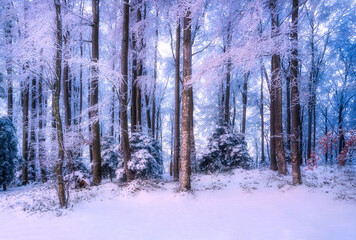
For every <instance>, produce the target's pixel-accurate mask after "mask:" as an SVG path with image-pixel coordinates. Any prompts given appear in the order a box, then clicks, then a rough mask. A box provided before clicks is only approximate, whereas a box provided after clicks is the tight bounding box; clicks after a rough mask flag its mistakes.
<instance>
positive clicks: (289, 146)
mask: <svg viewBox="0 0 356 240" xmlns="http://www.w3.org/2000/svg"><path fill="white" fill-rule="evenodd" d="M286 92H287V99H286V101H287V108H286V110H287V149H288V152H290V151H291V134H292V129H291V76H287V77H286ZM288 154H289V153H288Z"/></svg>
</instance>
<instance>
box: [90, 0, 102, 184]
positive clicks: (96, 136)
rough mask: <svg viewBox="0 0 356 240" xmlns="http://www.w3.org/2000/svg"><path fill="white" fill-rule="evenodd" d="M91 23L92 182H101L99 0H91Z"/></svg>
mask: <svg viewBox="0 0 356 240" xmlns="http://www.w3.org/2000/svg"><path fill="white" fill-rule="evenodd" d="M92 10H93V25H92V40H91V41H92V60H91V61H92V67H91V87H90V89H91V93H90V106H91V107H92V110H91V114H90V116H91V118H92V119H91V121H92V137H93V140H92V142H93V184H94V185H99V184H100V183H101V153H100V125H99V108H98V97H99V86H98V82H99V69H98V66H97V63H98V60H99V0H92Z"/></svg>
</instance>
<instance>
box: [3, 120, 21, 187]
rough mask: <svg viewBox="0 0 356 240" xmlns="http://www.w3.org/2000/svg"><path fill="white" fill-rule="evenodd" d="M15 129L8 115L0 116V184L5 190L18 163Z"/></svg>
mask: <svg viewBox="0 0 356 240" xmlns="http://www.w3.org/2000/svg"><path fill="white" fill-rule="evenodd" d="M17 144H18V141H17V137H16V129H15V127H14V125H13V124H12V122H11V121H10V119H9V118H8V117H1V118H0V146H1V147H0V185H2V186H3V189H4V190H6V185H8V184H9V183H10V182H11V181H12V179H13V178H14V175H15V170H16V166H17V165H18V156H17Z"/></svg>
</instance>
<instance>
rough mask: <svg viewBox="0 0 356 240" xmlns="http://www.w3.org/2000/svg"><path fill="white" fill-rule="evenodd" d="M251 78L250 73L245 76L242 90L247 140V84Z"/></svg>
mask: <svg viewBox="0 0 356 240" xmlns="http://www.w3.org/2000/svg"><path fill="white" fill-rule="evenodd" d="M249 78H250V72H248V73H245V74H244V84H243V90H242V129H241V132H242V134H243V139H245V133H246V112H247V86H248V85H247V84H248V79H249Z"/></svg>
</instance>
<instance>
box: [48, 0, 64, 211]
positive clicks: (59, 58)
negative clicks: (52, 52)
mask: <svg viewBox="0 0 356 240" xmlns="http://www.w3.org/2000/svg"><path fill="white" fill-rule="evenodd" d="M54 5H55V7H56V23H57V29H56V35H57V43H56V46H57V50H56V76H55V82H54V85H53V89H52V104H53V113H54V118H55V123H56V129H57V141H58V158H57V162H56V176H57V182H58V198H59V205H60V206H61V207H67V199H66V195H65V184H64V179H63V172H62V168H63V161H64V145H63V129H62V122H61V116H60V111H59V96H60V80H61V75H62V18H61V3H60V1H58V0H54Z"/></svg>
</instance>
